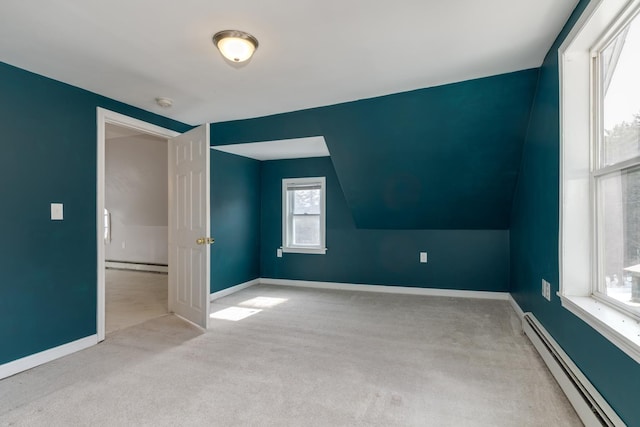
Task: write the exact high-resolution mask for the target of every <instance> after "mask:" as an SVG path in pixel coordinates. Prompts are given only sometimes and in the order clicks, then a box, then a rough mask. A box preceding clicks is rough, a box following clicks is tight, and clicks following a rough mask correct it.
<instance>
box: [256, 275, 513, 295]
mask: <svg viewBox="0 0 640 427" xmlns="http://www.w3.org/2000/svg"><path fill="white" fill-rule="evenodd" d="M260 284H261V285H280V286H296V287H301V288H319V289H337V290H343V291H362V292H379V293H386V294H405V295H426V296H438V297H454V298H479V299H494V300H503V301H506V300H507V299H509V293H508V292H491V291H464V290H458V289H437V288H414V287H410V286H391V285H360V284H355V283H337V282H312V281H307V280H290V279H267V278H260Z"/></svg>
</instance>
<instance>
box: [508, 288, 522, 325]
mask: <svg viewBox="0 0 640 427" xmlns="http://www.w3.org/2000/svg"><path fill="white" fill-rule="evenodd" d="M509 303H511V307H512V308H513V311H515V312H516V314H517V315H518V318H519V319H520V321H522V320H523V319H524V311H522V309H521V308H520V305H518V303H517V302H516V300H515V299H514V298H513V295H511V294H509Z"/></svg>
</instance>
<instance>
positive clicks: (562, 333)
mask: <svg viewBox="0 0 640 427" xmlns="http://www.w3.org/2000/svg"><path fill="white" fill-rule="evenodd" d="M588 3H589V2H588V1H586V0H583V1H581V2H580V3H579V4H578V6H577V7H576V9H575V11H574V12H573V15H572V16H571V18H570V19H569V20H568V22H567V24H566V25H565V28H564V29H563V30H562V32H561V33H560V35H559V36H558V38H557V40H556V41H555V43H554V45H553V46H552V48H551V49H550V50H549V52H548V54H547V57H546V58H545V60H544V63H543V65H542V68H541V70H540V76H539V80H538V87H537V91H536V97H535V103H534V105H533V109H532V113H531V119H530V124H529V130H528V133H527V137H526V141H525V144H524V148H523V159H522V165H521V169H520V173H519V180H518V185H517V187H516V192H515V197H514V204H513V209H512V216H511V292H512V294H513V296H514V298H515V300H516V301H517V302H518V304H519V305H520V306H521V307H522V309H523V310H525V311H531V312H533V313H534V314H535V316H536V317H537V318H538V319H539V320H540V322H542V324H543V325H544V327H545V328H546V329H547V330H548V331H549V332H550V333H551V334H552V335H553V337H554V338H555V339H556V341H558V343H559V344H560V345H561V346H562V348H563V349H564V350H565V352H566V353H567V354H568V355H569V356H570V357H571V358H572V359H573V361H574V362H575V363H576V364H577V365H578V367H579V368H580V369H581V370H582V371H583V372H584V374H585V375H586V376H587V377H588V378H589V380H590V381H591V382H592V383H593V384H594V386H595V387H596V388H597V389H598V391H599V392H600V393H601V394H602V395H603V396H604V398H605V399H607V401H608V402H609V404H610V405H611V406H612V407H613V408H614V409H615V410H616V412H617V413H618V415H619V416H620V417H621V418H622V419H623V420H624V421H625V422H626V423H627V424H628V425H630V426H631V425H639V423H640V405H638V396H640V381H639V380H638V379H639V378H640V365H638V363H636V362H635V361H634V360H632V359H631V358H630V357H628V356H627V355H626V354H624V353H623V352H622V351H620V350H618V348H617V347H615V346H614V345H613V344H611V343H610V342H609V341H608V340H606V339H605V338H604V337H602V336H601V335H600V334H599V333H597V332H595V331H594V330H593V329H592V328H591V327H590V326H588V325H587V324H585V323H584V322H583V321H581V320H580V319H578V318H577V317H576V316H574V315H573V314H572V313H570V312H569V311H568V310H566V309H564V308H563V307H562V306H561V304H560V299H559V298H558V297H557V296H556V292H557V291H558V290H559V264H558V236H559V209H560V206H559V162H560V158H559V153H560V140H559V117H560V111H559V102H560V100H559V76H558V48H559V46H560V45H561V44H562V42H563V41H564V38H565V37H566V35H567V33H568V32H569V31H570V30H571V28H572V26H573V25H574V24H575V22H576V21H577V19H578V18H579V16H580V14H581V12H582V11H583V10H584V8H585V7H586V6H587V4H588ZM543 278H544V279H546V280H547V281H549V282H550V283H551V296H552V298H551V302H547V300H546V299H544V298H543V297H542V295H541V292H540V287H541V280H542V279H543Z"/></svg>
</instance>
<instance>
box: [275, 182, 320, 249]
mask: <svg viewBox="0 0 640 427" xmlns="http://www.w3.org/2000/svg"><path fill="white" fill-rule="evenodd" d="M325 200H326V199H325V177H317V178H293V179H283V180H282V251H283V252H297V253H309V254H324V253H326V247H325V241H326V240H325V230H326V215H325V213H326V208H325Z"/></svg>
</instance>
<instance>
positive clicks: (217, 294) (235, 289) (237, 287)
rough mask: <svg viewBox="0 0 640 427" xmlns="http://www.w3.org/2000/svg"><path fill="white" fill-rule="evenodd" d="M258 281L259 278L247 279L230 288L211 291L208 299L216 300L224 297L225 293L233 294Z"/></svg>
mask: <svg viewBox="0 0 640 427" xmlns="http://www.w3.org/2000/svg"><path fill="white" fill-rule="evenodd" d="M259 283H260V279H253V280H249V281H248V282H244V283H240V284H239V285H235V286H231V287H230V288H227V289H223V290H221V291H218V292H213V293H212V294H210V295H209V301H214V300H217V299H218V298H222V297H226V296H227V295H231V294H234V293H236V292H238V291H241V290H243V289H246V288H248V287H251V286H254V285H257V284H259Z"/></svg>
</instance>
